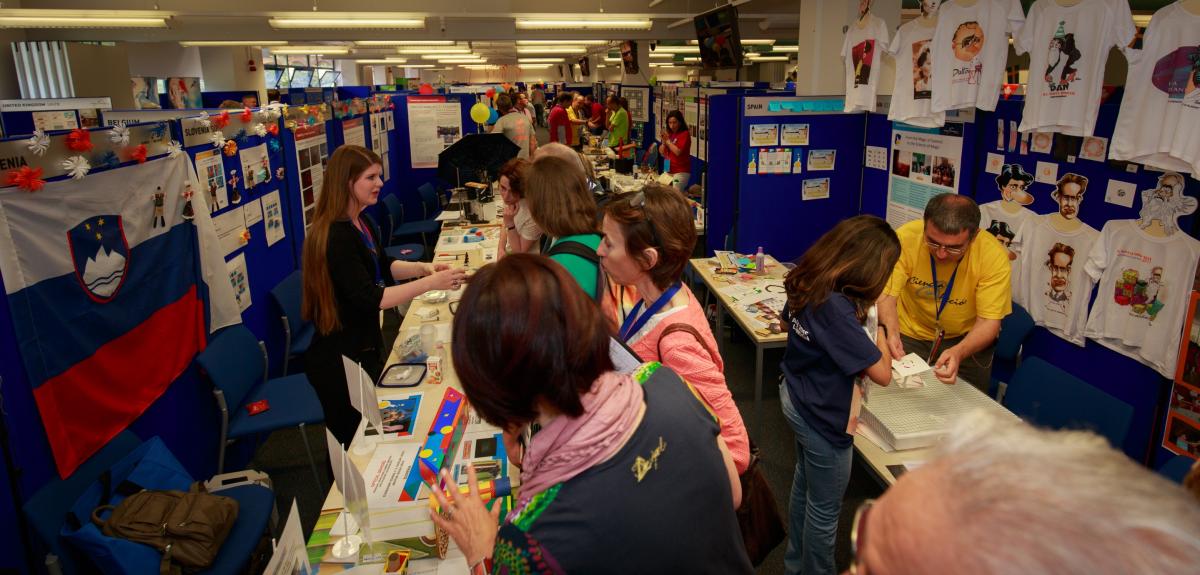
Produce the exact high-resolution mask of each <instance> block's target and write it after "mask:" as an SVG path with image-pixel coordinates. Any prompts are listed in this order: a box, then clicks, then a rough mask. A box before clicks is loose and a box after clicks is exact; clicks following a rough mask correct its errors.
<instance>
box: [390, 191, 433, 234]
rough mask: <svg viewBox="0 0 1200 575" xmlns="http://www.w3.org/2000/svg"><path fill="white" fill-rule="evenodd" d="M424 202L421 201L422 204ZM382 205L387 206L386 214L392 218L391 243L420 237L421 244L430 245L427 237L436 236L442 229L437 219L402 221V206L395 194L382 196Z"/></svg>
mask: <svg viewBox="0 0 1200 575" xmlns="http://www.w3.org/2000/svg"><path fill="white" fill-rule="evenodd" d="M423 203H424V202H422V204H423ZM383 205H384V207H386V208H387V212H388V216H390V217H391V218H392V234H391V243H392V244H396V243H397V242H403V241H404V240H406V239H412V238H414V237H420V238H421V244H422V245H426V246H428V245H431V244H430V243H429V238H430V237H434V238H436V237H437V235H438V234H439V233H441V231H442V222H439V221H437V220H421V221H415V222H405V221H404V206H403V205H402V204H401V203H400V198H397V197H396V196H395V195H390V196H384V197H383Z"/></svg>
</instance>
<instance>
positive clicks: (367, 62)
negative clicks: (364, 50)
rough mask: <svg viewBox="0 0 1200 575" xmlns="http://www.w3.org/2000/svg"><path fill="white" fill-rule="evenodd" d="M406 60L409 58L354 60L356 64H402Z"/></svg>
mask: <svg viewBox="0 0 1200 575" xmlns="http://www.w3.org/2000/svg"><path fill="white" fill-rule="evenodd" d="M406 61H407V60H404V59H403V58H401V59H399V60H389V59H387V58H384V59H382V60H354V61H353V62H354V63H355V64H390V65H392V66H402V65H404V63H405V62H406Z"/></svg>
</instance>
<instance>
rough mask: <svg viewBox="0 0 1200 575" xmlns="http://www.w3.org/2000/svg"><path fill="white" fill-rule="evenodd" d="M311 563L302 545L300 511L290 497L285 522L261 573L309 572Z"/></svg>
mask: <svg viewBox="0 0 1200 575" xmlns="http://www.w3.org/2000/svg"><path fill="white" fill-rule="evenodd" d="M311 572H312V565H311V564H310V563H309V561H308V551H307V549H305V546H304V531H303V527H302V526H301V524H300V513H299V512H298V511H297V509H296V500H295V499H292V507H291V510H290V511H289V512H288V516H287V522H286V523H284V524H283V531H282V532H281V533H280V534H279V539H278V541H276V543H275V552H274V553H272V554H271V560H270V561H269V562H267V568H266V569H264V570H263V573H267V574H270V575H274V574H276V573H279V574H285V575H291V574H292V573H311Z"/></svg>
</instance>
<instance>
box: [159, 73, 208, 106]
mask: <svg viewBox="0 0 1200 575" xmlns="http://www.w3.org/2000/svg"><path fill="white" fill-rule="evenodd" d="M167 105H168V106H169V107H171V108H175V109H176V110H187V109H193V108H201V107H203V106H202V104H201V98H200V78H167Z"/></svg>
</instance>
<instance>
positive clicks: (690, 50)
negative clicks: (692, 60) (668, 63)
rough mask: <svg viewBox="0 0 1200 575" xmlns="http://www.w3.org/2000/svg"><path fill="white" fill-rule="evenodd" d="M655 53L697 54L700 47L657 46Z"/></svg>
mask: <svg viewBox="0 0 1200 575" xmlns="http://www.w3.org/2000/svg"><path fill="white" fill-rule="evenodd" d="M655 52H662V53H664V54H699V53H700V47H699V46H663V45H662V44H659V45H658V48H657V49H655Z"/></svg>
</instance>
